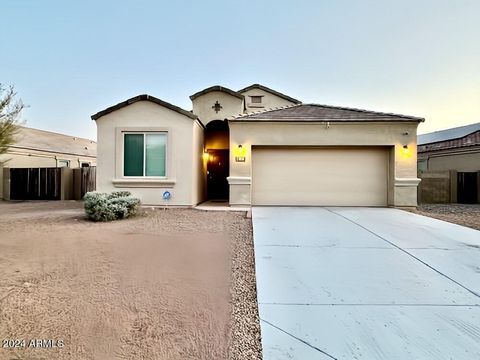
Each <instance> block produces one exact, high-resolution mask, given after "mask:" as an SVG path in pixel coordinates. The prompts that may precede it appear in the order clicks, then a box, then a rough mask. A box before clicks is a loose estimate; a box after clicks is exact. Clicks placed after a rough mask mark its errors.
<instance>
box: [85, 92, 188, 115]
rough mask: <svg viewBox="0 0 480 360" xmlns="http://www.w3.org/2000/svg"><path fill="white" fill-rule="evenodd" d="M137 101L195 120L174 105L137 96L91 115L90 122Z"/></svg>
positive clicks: (146, 96) (151, 97)
mask: <svg viewBox="0 0 480 360" xmlns="http://www.w3.org/2000/svg"><path fill="white" fill-rule="evenodd" d="M137 101H151V102H153V103H155V104H158V105H161V106H163V107H166V108H167V109H170V110H173V111H176V112H178V113H180V114H182V115H185V116H188V117H189V118H192V119H196V118H197V116H196V115H194V114H192V113H191V112H190V111H187V110H184V109H182V108H181V107H178V106H176V105H173V104H170V103H168V102H166V101H163V100H160V99H158V98H156V97H154V96H152V95H148V94H143V95H137V96H135V97H132V98H130V99H128V100H125V101H122V102H121V103H118V104H117V105H113V106H110V107H109V108H106V109H105V110H102V111H99V112H97V113H96V114H94V115H92V116H91V118H92V120H97V119H98V118H100V117H102V116H104V115H107V114H110V113H111V112H114V111H116V110H118V109H121V108H124V107H125V106H128V105H131V104H133V103H136V102H137Z"/></svg>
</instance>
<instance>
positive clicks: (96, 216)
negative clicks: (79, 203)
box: [83, 191, 140, 221]
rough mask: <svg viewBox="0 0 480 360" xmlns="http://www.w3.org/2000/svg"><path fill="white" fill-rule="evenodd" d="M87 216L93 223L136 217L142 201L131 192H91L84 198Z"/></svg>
mask: <svg viewBox="0 0 480 360" xmlns="http://www.w3.org/2000/svg"><path fill="white" fill-rule="evenodd" d="M83 200H84V201H85V214H86V215H87V218H88V219H89V220H92V221H112V220H117V219H125V218H127V217H129V216H132V215H135V214H136V213H137V211H138V207H139V205H140V200H139V199H137V198H134V197H132V196H131V193H130V192H129V191H114V192H112V193H110V194H107V193H99V192H89V193H86V194H85V196H84V197H83Z"/></svg>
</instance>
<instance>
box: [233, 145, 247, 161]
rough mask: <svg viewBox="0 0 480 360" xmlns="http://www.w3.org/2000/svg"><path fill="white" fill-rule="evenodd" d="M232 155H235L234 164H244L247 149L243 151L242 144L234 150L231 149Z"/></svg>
mask: <svg viewBox="0 0 480 360" xmlns="http://www.w3.org/2000/svg"><path fill="white" fill-rule="evenodd" d="M233 155H235V161H236V162H245V158H246V155H247V149H245V148H244V147H243V146H242V144H240V145H238V146H237V147H236V148H234V149H233Z"/></svg>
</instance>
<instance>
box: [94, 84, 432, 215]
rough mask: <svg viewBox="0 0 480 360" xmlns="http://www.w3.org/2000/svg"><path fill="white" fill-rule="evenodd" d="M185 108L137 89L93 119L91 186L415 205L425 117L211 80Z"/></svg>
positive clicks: (147, 197)
mask: <svg viewBox="0 0 480 360" xmlns="http://www.w3.org/2000/svg"><path fill="white" fill-rule="evenodd" d="M190 99H191V100H192V111H187V110H183V109H181V108H179V107H177V106H174V105H172V104H169V103H167V102H164V101H162V100H160V99H157V98H155V97H153V96H150V95H140V96H137V97H134V98H132V99H129V100H127V101H124V102H122V103H119V104H117V105H115V106H112V107H110V108H107V109H105V110H103V111H100V112H99V113H97V114H95V115H93V116H92V119H93V120H95V121H96V123H97V142H98V158H97V189H98V190H99V191H113V190H130V191H131V192H132V193H133V194H134V195H136V196H138V197H140V198H141V200H142V202H143V203H144V204H151V205H163V204H165V203H166V200H165V199H164V198H163V196H164V194H165V192H168V193H169V194H170V195H171V197H170V198H169V199H168V204H170V205H179V206H194V205H197V204H198V203H201V202H203V201H205V200H213V201H217V200H218V201H228V202H229V204H230V205H231V206H250V205H295V206H306V205H312V206H314V205H318V206H322V205H332V206H399V207H403V206H406V207H409V206H416V205H417V185H418V183H419V179H418V178H417V158H416V152H417V151H416V138H417V126H418V124H419V122H421V121H423V119H422V118H418V117H413V116H405V115H396V114H390V113H380V112H374V111H366V110H359V109H351V108H343V107H335V106H326V105H318V104H302V102H300V101H299V100H296V99H294V98H292V97H290V96H287V95H285V94H282V93H280V92H278V91H275V90H272V89H269V88H267V87H265V86H262V85H259V84H254V85H251V86H248V87H246V88H244V89H241V90H238V91H234V90H230V89H227V88H225V87H222V86H212V87H210V88H207V89H204V90H202V91H199V92H197V93H195V94H193V95H192V96H190Z"/></svg>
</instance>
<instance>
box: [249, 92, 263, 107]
mask: <svg viewBox="0 0 480 360" xmlns="http://www.w3.org/2000/svg"><path fill="white" fill-rule="evenodd" d="M254 98H255V99H259V100H260V101H258V102H257V101H253V99H254ZM250 104H255V105H257V106H258V105H262V104H263V95H250Z"/></svg>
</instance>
